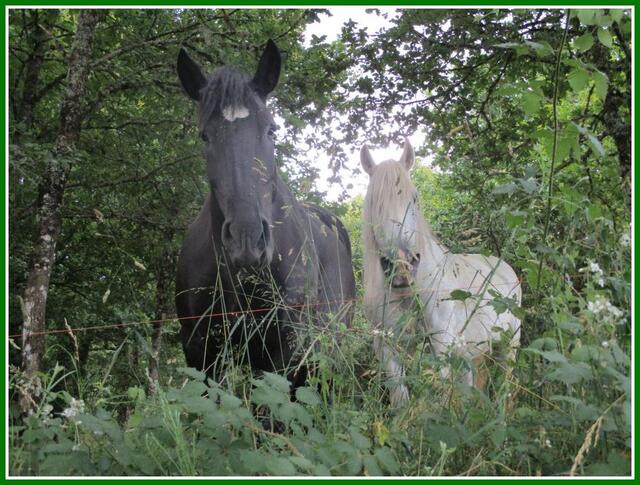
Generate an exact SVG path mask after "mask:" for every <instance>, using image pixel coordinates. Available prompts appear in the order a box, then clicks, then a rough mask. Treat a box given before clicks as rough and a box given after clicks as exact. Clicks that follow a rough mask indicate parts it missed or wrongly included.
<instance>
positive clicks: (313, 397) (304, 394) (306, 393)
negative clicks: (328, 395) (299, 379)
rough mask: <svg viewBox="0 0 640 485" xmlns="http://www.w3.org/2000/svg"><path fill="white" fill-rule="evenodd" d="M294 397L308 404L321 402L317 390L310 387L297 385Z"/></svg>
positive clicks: (315, 404) (312, 404)
mask: <svg viewBox="0 0 640 485" xmlns="http://www.w3.org/2000/svg"><path fill="white" fill-rule="evenodd" d="M296 399H297V400H298V401H300V402H301V403H304V404H307V405H309V406H318V405H320V404H322V399H320V396H319V395H318V392H317V391H316V390H315V389H311V388H310V387H299V388H298V389H296Z"/></svg>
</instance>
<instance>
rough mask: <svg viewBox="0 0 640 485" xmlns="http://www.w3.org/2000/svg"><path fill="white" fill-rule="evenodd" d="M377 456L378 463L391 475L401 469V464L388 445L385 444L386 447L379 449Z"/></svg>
mask: <svg viewBox="0 0 640 485" xmlns="http://www.w3.org/2000/svg"><path fill="white" fill-rule="evenodd" d="M375 457H376V459H377V460H378V463H380V465H381V466H382V467H383V468H384V469H385V470H386V471H388V472H389V473H390V474H391V475H397V474H398V472H399V471H400V466H399V465H398V462H397V461H396V458H395V457H394V456H393V453H391V450H390V449H389V448H388V447H386V446H385V447H384V448H379V449H377V450H376V452H375Z"/></svg>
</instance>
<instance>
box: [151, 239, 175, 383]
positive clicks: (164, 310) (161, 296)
mask: <svg viewBox="0 0 640 485" xmlns="http://www.w3.org/2000/svg"><path fill="white" fill-rule="evenodd" d="M172 240H173V232H172V231H168V233H167V234H166V236H165V244H164V249H163V251H162V254H161V256H160V258H158V262H157V264H156V314H155V319H156V320H165V319H166V318H167V317H168V316H169V315H172V314H173V294H172V292H171V282H172V281H173V275H174V269H175V253H174V251H173V249H172V248H171V242H172ZM163 324H164V321H160V322H158V323H155V324H154V325H153V332H152V333H151V356H150V357H149V394H153V393H155V392H156V390H157V389H158V381H159V379H160V371H159V369H160V346H161V344H162V325H163Z"/></svg>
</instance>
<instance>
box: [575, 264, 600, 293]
mask: <svg viewBox="0 0 640 485" xmlns="http://www.w3.org/2000/svg"><path fill="white" fill-rule="evenodd" d="M578 271H579V272H580V273H584V272H585V271H589V272H590V273H591V274H592V275H594V276H595V278H596V283H598V285H599V286H600V287H601V288H602V287H603V286H604V277H603V276H604V271H602V268H601V267H600V265H599V264H598V263H596V262H594V261H591V262H590V263H589V266H585V267H584V268H580V269H579V270H578Z"/></svg>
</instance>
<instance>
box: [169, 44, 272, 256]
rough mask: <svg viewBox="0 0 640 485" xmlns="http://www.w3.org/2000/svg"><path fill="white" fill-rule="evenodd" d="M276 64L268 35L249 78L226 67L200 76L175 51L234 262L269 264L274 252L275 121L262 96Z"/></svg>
mask: <svg viewBox="0 0 640 485" xmlns="http://www.w3.org/2000/svg"><path fill="white" fill-rule="evenodd" d="M280 64H281V61H280V52H279V51H278V48H277V47H276V45H275V44H274V43H273V41H271V40H269V41H268V43H267V46H266V48H265V50H264V52H263V54H262V57H261V58H260V62H259V64H258V69H257V71H256V74H255V76H253V78H250V77H248V76H246V75H244V74H243V73H241V72H240V71H239V70H237V69H236V68H234V67H229V66H224V67H221V68H219V69H217V70H216V71H215V72H214V73H213V74H212V75H211V76H209V78H205V76H204V75H203V74H202V71H201V70H200V67H199V66H198V65H197V64H196V63H195V62H194V61H193V60H192V59H191V58H190V57H189V55H188V54H187V53H186V51H185V50H184V49H181V50H180V54H179V55H178V76H179V77H180V82H181V83H182V86H183V87H184V89H185V91H186V92H187V94H188V95H189V96H190V97H191V98H192V99H194V100H195V101H197V102H198V105H199V110H200V133H201V136H202V139H203V140H204V141H205V143H206V144H207V149H206V156H207V175H208V177H209V183H210V186H211V191H212V193H213V196H214V197H215V198H216V201H217V203H218V205H219V207H220V209H221V211H222V214H223V216H224V222H223V223H222V229H221V230H222V234H221V237H222V243H223V244H224V246H225V249H226V250H227V252H228V253H229V256H230V258H231V261H232V263H233V264H234V265H236V266H238V267H251V266H262V265H266V264H269V263H270V262H271V258H272V255H273V238H272V232H271V227H272V222H273V221H272V217H273V215H272V212H273V210H272V207H273V204H274V200H275V197H276V188H277V185H276V181H277V175H276V165H275V161H274V139H273V137H274V131H275V123H274V121H273V118H272V116H271V114H270V113H269V111H268V110H267V108H266V105H265V101H266V98H267V95H268V94H269V93H270V92H271V91H272V90H273V89H274V88H275V86H276V84H277V83H278V78H279V76H280Z"/></svg>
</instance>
